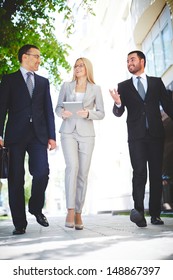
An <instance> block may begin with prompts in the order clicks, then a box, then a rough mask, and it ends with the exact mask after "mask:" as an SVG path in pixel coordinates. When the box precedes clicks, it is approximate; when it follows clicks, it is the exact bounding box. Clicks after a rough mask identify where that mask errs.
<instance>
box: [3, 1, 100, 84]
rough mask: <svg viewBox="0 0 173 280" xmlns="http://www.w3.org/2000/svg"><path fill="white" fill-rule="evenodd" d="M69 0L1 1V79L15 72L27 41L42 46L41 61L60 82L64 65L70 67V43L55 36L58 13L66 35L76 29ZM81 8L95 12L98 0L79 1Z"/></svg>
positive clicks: (56, 80)
mask: <svg viewBox="0 0 173 280" xmlns="http://www.w3.org/2000/svg"><path fill="white" fill-rule="evenodd" d="M68 2H69V1H68V0H46V1H45V0H0V78H1V77H2V75H3V74H5V73H9V72H12V71H15V70H16V69H18V67H19V64H18V60H17V52H18V49H19V48H20V47H21V46H22V45H24V44H27V43H30V44H34V45H37V46H38V47H39V48H40V49H41V54H42V64H43V65H44V67H45V68H46V69H47V70H48V72H49V74H50V77H49V78H50V79H51V80H52V81H53V82H54V83H60V82H61V73H60V70H61V68H63V69H65V70H66V71H69V70H70V65H69V63H68V61H67V57H68V53H69V50H70V46H69V45H67V44H64V43H62V42H59V40H58V38H57V36H55V26H54V22H55V16H58V14H60V13H63V15H64V21H65V22H66V30H65V32H66V33H67V36H70V34H71V33H72V31H73V27H74V24H75V19H74V15H73V10H72V9H71V8H70V7H69V6H68ZM78 2H79V4H78V11H80V8H81V7H82V8H83V9H86V10H87V12H89V13H93V11H92V8H91V6H92V3H94V2H96V0H93V1H92V0H80V1H78Z"/></svg>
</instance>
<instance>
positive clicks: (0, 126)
mask: <svg viewBox="0 0 173 280" xmlns="http://www.w3.org/2000/svg"><path fill="white" fill-rule="evenodd" d="M34 78H35V88H34V92H33V97H32V99H31V98H30V95H29V91H28V88H27V86H26V83H25V81H24V79H23V76H22V74H21V71H20V70H18V71H17V72H15V73H12V74H8V75H4V76H3V78H2V81H1V84H0V136H3V132H4V124H5V119H6V114H7V113H8V121H7V124H6V130H5V144H6V145H7V146H8V145H9V144H12V143H16V142H19V141H22V139H23V138H24V137H25V132H26V131H27V129H28V127H29V125H30V118H31V116H32V121H33V126H34V130H35V133H36V136H37V138H38V139H39V141H40V142H42V143H43V144H47V143H48V139H54V140H55V123H54V113H53V109H52V102H51V97H50V90H49V81H48V80H47V79H46V78H44V77H41V76H39V75H37V74H34Z"/></svg>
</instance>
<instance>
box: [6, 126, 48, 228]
mask: <svg viewBox="0 0 173 280" xmlns="http://www.w3.org/2000/svg"><path fill="white" fill-rule="evenodd" d="M9 150H10V167H9V178H8V192H9V205H10V210H11V215H12V219H13V224H14V226H15V227H18V228H23V227H24V228H26V226H27V219H26V212H25V197H24V183H25V182H24V176H25V169H24V161H25V154H26V152H27V153H28V156H29V161H28V164H29V172H30V174H31V175H32V186H31V197H30V199H29V212H30V213H31V214H36V213H40V212H41V211H42V208H43V206H44V201H45V190H46V187H47V184H48V178H49V165H48V155H47V145H44V144H42V143H40V142H39V141H38V140H37V138H36V137H35V134H34V130H33V128H32V124H31V125H30V127H29V129H28V132H27V134H26V135H24V136H23V140H22V142H20V143H15V144H13V145H10V146H9Z"/></svg>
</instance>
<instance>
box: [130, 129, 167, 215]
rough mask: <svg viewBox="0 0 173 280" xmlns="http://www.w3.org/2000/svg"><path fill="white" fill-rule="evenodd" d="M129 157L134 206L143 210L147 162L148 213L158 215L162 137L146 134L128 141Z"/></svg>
mask: <svg viewBox="0 0 173 280" xmlns="http://www.w3.org/2000/svg"><path fill="white" fill-rule="evenodd" d="M129 152H130V159H131V164H132V168H133V179H132V186H133V192H132V195H133V200H134V207H135V209H137V210H138V211H140V212H144V196H145V185H146V182H147V164H148V171H149V193H150V195H149V213H150V216H160V212H161V198H162V162H163V139H162V138H161V139H160V138H153V137H151V136H150V135H149V133H147V134H146V136H145V137H144V138H143V139H140V140H136V141H131V142H129Z"/></svg>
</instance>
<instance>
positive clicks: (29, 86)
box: [26, 72, 34, 97]
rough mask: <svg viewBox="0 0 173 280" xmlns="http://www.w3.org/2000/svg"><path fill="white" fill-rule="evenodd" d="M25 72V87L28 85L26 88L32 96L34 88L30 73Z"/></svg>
mask: <svg viewBox="0 0 173 280" xmlns="http://www.w3.org/2000/svg"><path fill="white" fill-rule="evenodd" d="M26 74H27V78H26V84H27V87H28V90H29V94H30V96H31V97H32V94H33V90H34V85H33V82H32V79H31V75H32V73H31V72H27V73H26Z"/></svg>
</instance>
